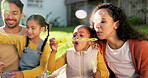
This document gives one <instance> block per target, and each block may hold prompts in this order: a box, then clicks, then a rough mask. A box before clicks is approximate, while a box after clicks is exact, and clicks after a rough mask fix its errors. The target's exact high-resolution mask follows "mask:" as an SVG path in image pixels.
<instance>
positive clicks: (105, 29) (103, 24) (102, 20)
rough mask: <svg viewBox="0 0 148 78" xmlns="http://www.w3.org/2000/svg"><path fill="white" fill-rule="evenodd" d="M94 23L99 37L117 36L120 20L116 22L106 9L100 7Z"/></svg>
mask: <svg viewBox="0 0 148 78" xmlns="http://www.w3.org/2000/svg"><path fill="white" fill-rule="evenodd" d="M93 23H94V28H95V30H96V33H97V36H98V38H99V39H110V38H112V37H113V36H116V29H117V27H118V24H117V23H118V21H117V22H114V20H113V18H112V17H111V16H110V15H109V13H108V11H107V10H106V9H99V10H98V11H97V12H96V13H95V14H94V17H93Z"/></svg>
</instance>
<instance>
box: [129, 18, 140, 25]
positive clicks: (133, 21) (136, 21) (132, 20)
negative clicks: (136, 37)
mask: <svg viewBox="0 0 148 78" xmlns="http://www.w3.org/2000/svg"><path fill="white" fill-rule="evenodd" d="M128 20H129V22H130V24H132V25H138V24H140V23H141V21H142V19H141V18H139V17H129V18H128Z"/></svg>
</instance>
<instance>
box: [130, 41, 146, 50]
mask: <svg viewBox="0 0 148 78" xmlns="http://www.w3.org/2000/svg"><path fill="white" fill-rule="evenodd" d="M129 43H130V46H133V47H137V48H138V47H140V48H142V47H148V42H147V41H144V40H142V41H139V40H129Z"/></svg>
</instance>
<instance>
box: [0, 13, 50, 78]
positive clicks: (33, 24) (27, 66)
mask: <svg viewBox="0 0 148 78" xmlns="http://www.w3.org/2000/svg"><path fill="white" fill-rule="evenodd" d="M26 24H27V25H26V26H27V28H26V32H27V36H26V35H24V36H19V35H17V36H16V35H4V34H2V33H0V42H1V43H6V44H14V45H15V46H16V47H17V50H18V54H19V56H20V58H21V60H20V70H21V71H18V72H11V73H10V74H11V75H12V74H13V76H12V77H15V78H23V76H24V78H33V77H37V76H39V75H41V74H43V73H44V72H45V70H46V69H47V63H48V62H47V61H48V58H49V54H50V47H49V45H48V44H47V43H46V42H47V39H48V36H49V24H47V23H46V22H45V19H44V18H43V17H42V16H41V15H39V14H34V15H31V16H30V17H29V18H28V20H27V23H26ZM46 26H47V29H48V35H47V37H46V39H45V40H44V41H43V40H42V39H41V38H40V37H39V36H40V33H41V32H42V31H44V29H45V27H46Z"/></svg>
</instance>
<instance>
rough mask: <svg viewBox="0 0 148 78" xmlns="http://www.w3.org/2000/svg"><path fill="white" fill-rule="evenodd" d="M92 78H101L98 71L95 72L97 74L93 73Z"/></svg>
mask: <svg viewBox="0 0 148 78" xmlns="http://www.w3.org/2000/svg"><path fill="white" fill-rule="evenodd" d="M93 78H101V73H100V71H99V70H97V72H95V73H93Z"/></svg>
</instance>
